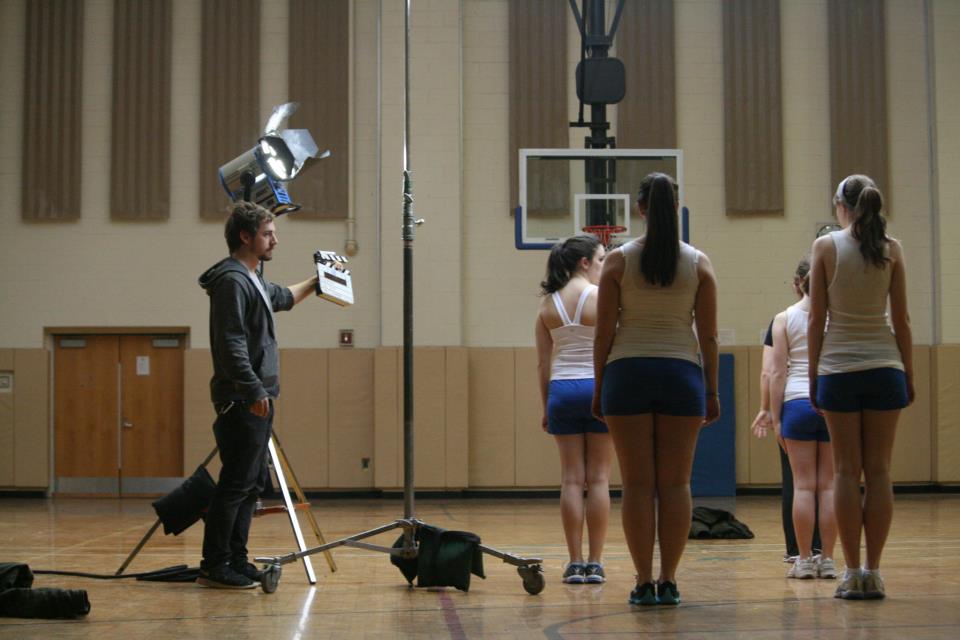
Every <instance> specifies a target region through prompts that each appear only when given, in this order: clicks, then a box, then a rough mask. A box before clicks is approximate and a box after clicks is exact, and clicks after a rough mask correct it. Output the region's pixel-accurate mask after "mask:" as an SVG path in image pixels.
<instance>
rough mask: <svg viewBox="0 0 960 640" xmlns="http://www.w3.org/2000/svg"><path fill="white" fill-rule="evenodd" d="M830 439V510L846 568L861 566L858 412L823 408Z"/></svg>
mask: <svg viewBox="0 0 960 640" xmlns="http://www.w3.org/2000/svg"><path fill="white" fill-rule="evenodd" d="M824 416H825V417H826V419H827V428H828V429H829V430H830V442H831V443H833V474H834V475H833V512H834V515H835V516H836V520H837V533H839V534H840V546H841V547H843V559H844V562H846V564H847V568H849V569H857V568H859V567H860V531H861V529H862V528H863V503H862V501H861V497H860V472H861V470H862V469H863V462H862V457H861V451H860V449H861V439H860V431H861V425H860V412H853V411H852V412H846V411H825V412H824Z"/></svg>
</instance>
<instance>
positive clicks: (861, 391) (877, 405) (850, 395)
mask: <svg viewBox="0 0 960 640" xmlns="http://www.w3.org/2000/svg"><path fill="white" fill-rule="evenodd" d="M907 404H908V400H907V376H906V374H904V372H903V371H901V370H900V369H894V368H893V367H882V368H880V369H867V370H866V371H850V372H848V373H831V374H828V375H823V376H817V405H818V406H819V407H820V408H821V409H823V410H824V411H840V412H853V411H863V410H864V409H867V410H869V411H892V410H894V409H903V408H904V407H906V406H907Z"/></svg>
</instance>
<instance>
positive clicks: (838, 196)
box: [833, 176, 849, 204]
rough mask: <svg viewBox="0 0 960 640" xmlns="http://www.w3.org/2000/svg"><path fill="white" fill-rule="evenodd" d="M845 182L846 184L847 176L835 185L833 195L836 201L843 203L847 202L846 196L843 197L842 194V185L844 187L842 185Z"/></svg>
mask: <svg viewBox="0 0 960 640" xmlns="http://www.w3.org/2000/svg"><path fill="white" fill-rule="evenodd" d="M847 177H849V176H847ZM846 184H847V178H844V179H843V180H841V181H840V184H838V185H837V193H836V194H834V196H833V197H834V199H836V200H837V201H838V202H842V203H844V204H846V203H847V199H846V198H845V197H844V195H843V187H844V185H846Z"/></svg>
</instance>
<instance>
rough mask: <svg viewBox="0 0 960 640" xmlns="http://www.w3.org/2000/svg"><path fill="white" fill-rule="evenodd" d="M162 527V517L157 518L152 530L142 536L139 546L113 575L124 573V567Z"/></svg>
mask: <svg viewBox="0 0 960 640" xmlns="http://www.w3.org/2000/svg"><path fill="white" fill-rule="evenodd" d="M159 527H160V518H157V521H156V522H154V523H153V526H152V527H150V530H149V531H147V533H146V534H145V535H144V536H143V537H142V538H140V542H138V543H137V546H135V547H134V548H133V551H131V552H130V555H128V556H127V559H126V560H124V561H123V564H122V565H120V568H119V569H117V572H116V573H115V574H113V575H115V576H119V575H121V574H122V573H123V571H124V569H126V568H127V567H128V566H130V563H131V562H133V559H134V558H136V557H137V554H138V553H140V550H141V549H143V546H144V545H145V544H147V541H148V540H150V538H151V537H152V536H153V534H154V533H156V531H157V529H158V528H159Z"/></svg>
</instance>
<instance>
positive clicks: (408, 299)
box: [256, 0, 545, 595]
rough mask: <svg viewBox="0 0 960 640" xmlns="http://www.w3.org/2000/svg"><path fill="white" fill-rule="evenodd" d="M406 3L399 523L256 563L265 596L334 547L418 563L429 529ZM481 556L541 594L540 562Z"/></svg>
mask: <svg viewBox="0 0 960 640" xmlns="http://www.w3.org/2000/svg"><path fill="white" fill-rule="evenodd" d="M410 1H411V0H404V4H405V11H404V61H403V68H404V123H403V124H404V126H403V227H402V234H403V235H402V239H403V518H402V519H400V520H395V521H394V522H391V523H388V524H385V525H383V526H380V527H376V528H374V529H370V530H368V531H363V532H361V533H358V534H355V535H352V536H348V537H346V538H341V539H340V540H335V541H333V542H329V543H327V544H322V545H320V546H318V547H314V548H312V549H307V550H301V551H300V552H299V553H290V554H287V555H285V556H267V557H258V558H256V560H257V562H263V563H266V565H265V567H264V578H263V580H262V582H261V585H262V588H263V590H264V591H265V592H267V593H273V592H274V591H276V589H277V586H278V584H279V581H280V574H281V573H280V567H281V566H282V565H284V564H289V563H291V562H296V561H297V560H299V559H301V558H305V557H306V556H309V555H312V554H315V553H320V552H326V551H328V550H330V549H333V548H334V547H339V546H346V547H356V548H360V549H367V550H370V551H380V552H383V553H388V554H391V555H395V556H400V557H402V558H408V559H409V558H416V557H417V553H418V549H417V542H416V534H417V529H419V528H420V527H423V526H428V525H426V523H424V522H421V521H420V520H417V518H416V516H415V510H414V477H413V454H414V424H413V238H414V228H415V226H417V225H420V224H422V223H423V220H416V219H414V217H413V183H412V180H411V165H410ZM395 529H402V530H403V546H402V547H399V548H396V547H383V546H379V545H374V544H369V543H366V542H361V540H363V539H365V538H369V537H372V536H376V535H379V534H381V533H386V532H388V531H393V530H395ZM477 546H478V548H479V550H480V551H481V552H483V553H485V554H488V555H492V556H494V557H496V558H499V559H500V560H503V561H504V562H506V563H507V564H511V565H513V566H515V567H517V572H518V573H519V574H520V577H521V578H522V579H523V588H524V589H525V590H526V591H527V593H530V594H532V595H535V594H538V593H540V592H541V591H543V587H544V584H545V583H544V578H543V569H542V567H541V563H542V562H543V560H542V559H541V558H521V557H519V556H515V555H513V554H510V553H504V552H502V551H498V550H497V549H493V548H491V547H487V546H484V545H482V544H478V545H477Z"/></svg>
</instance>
